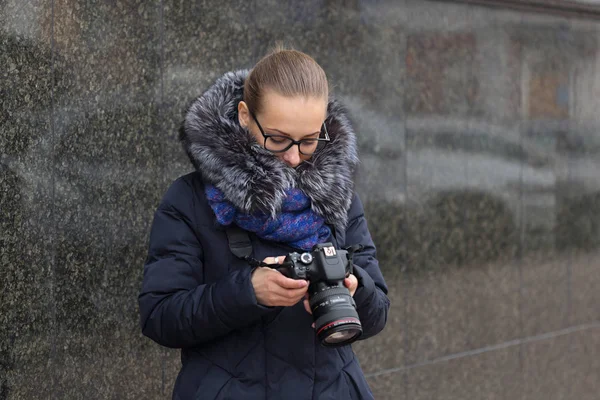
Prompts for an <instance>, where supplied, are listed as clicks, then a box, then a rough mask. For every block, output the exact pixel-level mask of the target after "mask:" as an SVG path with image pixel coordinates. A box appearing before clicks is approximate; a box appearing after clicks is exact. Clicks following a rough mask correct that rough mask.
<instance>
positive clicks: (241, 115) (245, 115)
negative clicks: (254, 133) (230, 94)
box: [238, 100, 250, 128]
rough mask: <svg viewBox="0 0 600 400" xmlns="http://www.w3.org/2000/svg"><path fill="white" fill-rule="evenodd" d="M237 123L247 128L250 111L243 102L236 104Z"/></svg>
mask: <svg viewBox="0 0 600 400" xmlns="http://www.w3.org/2000/svg"><path fill="white" fill-rule="evenodd" d="M238 121H239V123H240V125H241V126H243V127H244V128H247V127H248V125H249V124H250V110H248V105H247V104H246V102H244V101H243V100H242V101H240V102H239V103H238Z"/></svg>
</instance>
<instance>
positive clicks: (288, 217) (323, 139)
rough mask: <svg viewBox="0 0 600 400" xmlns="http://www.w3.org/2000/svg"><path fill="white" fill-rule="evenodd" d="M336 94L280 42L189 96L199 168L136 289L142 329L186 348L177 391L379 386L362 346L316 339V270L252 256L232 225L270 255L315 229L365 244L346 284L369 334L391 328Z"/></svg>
mask: <svg viewBox="0 0 600 400" xmlns="http://www.w3.org/2000/svg"><path fill="white" fill-rule="evenodd" d="M328 98H329V93H328V83H327V78H326V76H325V73H324V72H323V70H322V69H321V67H320V66H319V65H318V64H317V63H316V62H315V61H314V60H313V59H312V58H310V57H309V56H307V55H306V54H304V53H301V52H298V51H292V50H278V51H275V52H274V53H272V54H270V55H268V56H266V57H265V58H263V59H262V60H261V61H260V62H259V63H258V64H257V65H256V66H255V67H254V68H253V69H252V71H251V72H248V71H238V72H231V73H227V74H225V75H224V76H223V77H222V78H220V79H219V80H217V82H216V83H215V84H214V85H213V86H212V87H211V88H210V89H208V90H207V91H206V92H205V93H204V94H203V95H202V96H200V97H199V98H198V99H197V100H195V101H194V102H193V103H192V105H191V107H190V108H189V110H188V113H187V115H186V118H185V121H184V124H183V127H182V130H181V140H182V142H183V144H184V147H185V150H186V152H187V154H188V155H189V157H190V159H191V161H192V163H193V164H194V166H195V168H196V172H194V173H191V174H189V175H186V176H183V177H181V178H179V179H178V180H177V181H175V183H173V185H172V186H171V187H170V188H169V190H168V191H167V193H166V195H165V196H164V198H163V200H162V202H161V204H160V206H159V207H158V210H157V212H156V215H155V219H154V222H153V226H152V232H151V236H150V248H149V255H148V258H147V261H146V265H145V268H144V280H143V287H142V290H141V293H140V296H139V306H140V313H141V323H142V331H143V333H144V334H145V335H146V336H148V337H150V338H151V339H153V340H154V341H156V342H157V343H159V344H161V345H163V346H167V347H173V348H181V349H182V368H181V371H180V373H179V376H178V378H177V381H176V383H175V387H174V393H173V398H174V399H182V400H183V399H200V398H201V399H321V400H322V399H369V398H372V394H371V391H370V389H369V387H368V385H367V382H366V380H365V377H364V375H363V373H362V370H361V368H360V366H359V364H358V360H357V359H356V358H355V356H354V352H353V351H352V348H351V346H350V345H346V346H343V347H325V346H323V345H322V344H321V343H320V342H319V341H318V340H317V337H316V333H315V329H314V328H313V317H312V316H311V315H310V313H309V312H310V308H309V307H308V306H307V300H306V297H307V288H308V283H307V282H306V281H304V280H300V279H291V278H288V277H286V276H284V275H283V274H281V273H280V272H279V271H278V270H276V269H272V268H266V267H258V268H253V267H252V266H251V265H249V263H248V262H246V261H244V260H243V259H240V258H238V257H236V256H235V255H234V254H233V253H232V251H231V250H230V247H229V245H230V242H229V241H228V236H227V233H228V232H227V229H229V228H228V227H230V226H234V225H235V226H239V227H241V228H243V229H244V230H245V231H246V232H247V233H248V235H249V237H250V239H251V243H252V250H253V257H254V258H255V259H258V260H263V261H264V262H265V263H268V264H275V263H279V264H281V263H282V262H283V260H284V259H285V256H286V255H287V254H289V253H291V252H294V251H296V252H303V251H308V250H310V249H311V248H312V247H313V246H314V245H316V244H318V243H324V242H331V243H335V244H337V246H338V248H342V247H346V246H350V245H354V244H362V245H363V246H364V248H363V249H362V250H361V251H359V252H357V253H356V254H355V255H354V259H353V264H354V269H353V274H350V275H349V276H348V277H347V278H346V279H345V280H344V285H345V286H346V287H347V288H348V290H349V291H350V293H351V294H352V295H353V299H354V302H355V304H356V311H357V313H358V316H359V318H360V321H361V323H362V330H363V333H362V336H361V337H360V339H361V340H364V339H367V338H369V337H371V336H373V335H375V334H377V333H379V332H380V331H381V330H382V329H383V327H384V325H385V323H386V320H387V312H388V308H389V300H388V298H387V296H386V294H387V287H386V285H385V282H384V279H383V277H382V275H381V272H380V269H379V266H378V263H377V259H376V254H375V246H374V244H373V242H372V240H371V236H370V234H369V231H368V229H367V222H366V220H365V217H364V215H363V207H362V205H361V202H360V200H359V199H358V197H357V196H356V194H354V191H353V182H352V175H353V171H354V169H355V166H356V164H357V162H358V159H357V155H356V144H355V142H356V141H355V136H354V133H353V131H352V128H351V126H350V123H349V121H348V118H347V117H346V114H345V112H344V110H343V108H342V107H341V106H340V105H339V104H338V103H337V102H335V101H329V100H328ZM303 300H304V301H303ZM307 311H308V312H307Z"/></svg>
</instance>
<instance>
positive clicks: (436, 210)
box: [0, 0, 600, 400]
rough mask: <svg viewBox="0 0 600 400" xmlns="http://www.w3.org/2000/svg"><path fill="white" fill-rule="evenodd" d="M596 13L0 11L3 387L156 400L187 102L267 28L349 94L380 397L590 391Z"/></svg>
mask: <svg viewBox="0 0 600 400" xmlns="http://www.w3.org/2000/svg"><path fill="white" fill-rule="evenodd" d="M599 28H600V25H599V24H598V23H597V22H594V21H593V20H591V19H590V20H585V19H583V18H572V19H567V18H563V17H560V16H551V15H545V14H536V13H527V14H524V13H520V12H517V11H509V10H502V9H497V8H496V9H488V8H484V7H480V6H475V5H467V4H455V3H451V2H433V1H424V0H405V1H384V0H378V1H377V0H375V1H359V0H354V1H348V2H343V3H342V2H335V1H328V0H320V1H319V0H311V1H304V2H291V1H287V2H281V1H275V0H269V1H261V2H247V1H246V2H244V1H233V0H230V1H225V2H215V1H206V2H202V3H195V4H192V2H181V1H173V0H162V1H160V2H159V1H149V2H148V1H141V0H135V1H127V2H124V1H117V2H103V3H102V4H98V2H92V1H73V0H34V1H28V2H23V1H17V0H7V1H2V2H0V71H1V74H0V79H1V80H0V82H1V84H0V105H1V107H0V399H11V400H12V399H33V398H57V399H67V398H69V399H71V398H73V399H75V398H81V399H84V398H85V399H91V398H98V399H105V398H119V399H129V398H130V399H140V398H146V399H164V398H170V393H171V388H172V386H173V383H174V379H175V376H176V373H177V371H178V365H179V357H178V352H177V351H174V350H167V349H164V348H161V347H159V346H158V345H156V344H154V343H153V342H151V341H150V340H148V339H146V338H143V337H142V335H141V333H140V328H139V326H138V310H137V293H138V290H139V287H140V283H141V277H142V275H141V274H142V266H143V263H144V257H145V252H146V243H147V235H148V230H149V226H150V223H151V220H152V215H153V212H154V209H155V207H156V206H157V204H158V201H159V199H160V198H161V196H162V194H163V193H164V191H165V189H166V188H167V187H168V185H169V184H170V183H171V182H172V181H173V180H174V179H175V178H176V177H178V176H180V175H182V174H184V173H187V172H188V171H190V170H191V166H190V165H189V163H188V161H187V160H186V157H185V155H184V153H183V151H182V150H181V148H180V145H179V143H178V142H177V129H178V127H179V123H180V121H181V119H182V116H183V113H184V111H185V108H186V106H187V105H188V103H189V102H190V101H191V100H192V99H193V98H195V97H196V96H197V95H199V94H200V93H201V92H202V91H203V90H204V89H206V88H207V87H208V85H210V83H211V82H212V81H214V79H215V78H217V77H218V76H220V75H221V74H222V73H224V72H226V71H229V70H232V69H237V68H249V67H251V66H252V65H253V63H255V62H256V61H257V60H258V59H259V58H260V57H261V56H262V55H263V54H265V53H266V52H267V51H268V50H269V48H270V47H272V46H273V45H274V44H275V43H276V41H278V40H283V41H285V42H287V43H289V44H292V45H294V46H295V47H296V48H298V49H300V50H303V51H306V52H308V53H310V54H311V55H313V56H314V57H315V58H316V59H317V61H318V62H319V63H320V64H321V65H322V66H323V67H324V69H325V70H326V71H327V73H328V76H329V79H330V81H331V83H332V86H333V92H334V94H335V95H336V96H338V97H339V98H340V99H341V100H342V101H343V102H344V103H345V104H346V105H347V107H348V109H349V110H350V112H351V115H352V119H353V122H354V124H355V127H356V131H357V134H358V141H359V145H360V155H361V160H362V164H361V167H360V170H359V171H358V173H357V177H356V181H357V190H358V191H359V193H360V194H361V196H362V199H363V202H364V203H365V207H366V213H367V217H368V220H369V226H370V229H371V231H372V234H373V235H374V238H375V241H376V244H377V245H378V248H379V257H380V260H381V265H382V270H383V272H384V275H385V277H386V280H387V282H388V285H389V287H390V293H389V296H390V298H391V300H392V308H391V311H390V318H389V321H388V325H387V327H386V329H385V330H384V331H383V332H382V333H381V334H380V335H378V336H377V337H374V338H372V339H369V340H367V341H365V342H361V343H359V344H357V345H355V351H356V353H357V356H358V357H359V359H360V362H361V364H362V366H363V369H364V370H365V372H366V374H367V375H368V378H369V382H370V384H371V387H372V389H373V392H374V394H375V397H376V398H377V399H536V400H537V399H597V398H598V393H600V357H598V354H597V353H598V349H599V348H600V307H599V304H600V290H598V287H600V258H599V257H598V256H599V255H600V131H599V127H600V116H599V114H598V110H599V109H600V107H599V104H598V103H599V102H598V98H600V97H599V95H600V35H599Z"/></svg>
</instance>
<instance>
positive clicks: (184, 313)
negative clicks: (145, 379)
mask: <svg viewBox="0 0 600 400" xmlns="http://www.w3.org/2000/svg"><path fill="white" fill-rule="evenodd" d="M193 204H194V202H193V191H192V189H191V187H190V186H189V184H188V183H187V182H185V181H183V180H181V179H180V180H178V181H176V182H175V183H174V184H173V185H172V186H171V188H169V190H168V191H167V194H166V195H165V198H164V199H163V201H162V203H161V204H160V206H159V207H158V210H157V211H156V213H155V216H154V221H153V224H152V229H151V233H150V243H149V252H148V258H147V260H146V264H145V266H144V277H143V282H142V288H141V291H140V294H139V297H138V302H139V308H140V319H141V326H142V333H143V334H144V335H146V336H148V337H149V338H151V339H152V340H154V341H155V342H157V343H159V344H161V345H163V346H166V347H173V348H183V347H190V346H198V345H200V344H202V343H203V342H207V341H210V340H212V339H215V338H218V337H220V336H223V335H226V334H227V333H229V332H231V331H232V330H234V329H238V328H242V327H244V326H247V325H250V324H252V323H253V322H255V321H256V320H258V319H260V317H261V316H262V315H263V314H265V313H267V312H269V310H270V308H268V307H263V306H261V305H260V304H258V303H257V300H256V296H255V294H254V289H253V287H252V282H251V280H250V278H251V269H250V268H244V269H237V270H234V271H233V272H230V273H229V274H228V275H226V276H225V277H224V278H222V279H221V280H219V281H217V282H214V283H209V284H206V283H204V282H203V275H204V274H203V269H204V268H208V267H210V268H225V267H226V266H224V265H223V266H219V265H211V266H206V265H204V263H203V250H202V244H201V243H200V242H199V240H198V238H197V236H196V234H195V232H194V229H193V227H194V225H193V222H192V221H193V215H194V213H193Z"/></svg>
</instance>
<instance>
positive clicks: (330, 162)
mask: <svg viewBox="0 0 600 400" xmlns="http://www.w3.org/2000/svg"><path fill="white" fill-rule="evenodd" d="M247 76H248V70H241V71H235V72H228V73H226V74H225V75H224V76H222V77H221V78H219V79H218V80H217V81H216V82H215V84H214V85H213V86H212V87H210V88H209V89H208V90H207V91H206V92H204V93H203V94H202V95H201V96H200V97H198V98H197V99H196V100H194V101H193V102H192V104H191V105H190V107H189V109H188V111H187V114H186V116H185V120H184V122H183V126H182V128H181V130H180V135H179V138H180V140H181V141H182V144H183V147H184V149H185V151H186V153H187V154H188V156H189V158H190V160H191V161H192V164H193V165H194V167H195V168H196V170H197V171H199V172H200V174H201V175H202V177H203V179H204V180H205V181H208V182H210V183H212V184H213V185H214V186H215V187H217V188H218V189H220V190H221V191H222V192H223V194H224V195H225V198H227V199H228V200H229V201H230V202H231V203H232V204H233V205H234V206H235V207H236V208H238V209H239V210H241V211H242V212H244V213H250V212H253V211H262V212H265V213H267V214H270V215H272V216H275V215H277V213H278V212H279V210H280V209H281V203H282V201H283V199H284V198H285V192H286V190H287V189H289V188H292V187H297V188H299V189H301V190H303V191H304V193H306V195H307V196H308V197H309V198H310V199H311V201H312V209H313V210H314V211H315V212H316V213H318V214H320V215H321V216H323V217H324V218H325V221H326V222H327V223H330V224H333V225H335V226H336V227H339V228H345V227H346V225H347V223H348V210H349V209H350V205H351V202H352V198H353V192H354V182H353V175H354V170H355V168H356V165H357V164H358V155H357V150H356V137H355V135H354V131H353V129H352V127H351V124H350V121H349V120H348V117H347V115H346V111H345V109H344V108H343V106H342V105H341V104H339V103H338V102H337V101H336V100H330V101H329V105H328V110H327V111H328V116H327V120H326V125H327V130H328V132H329V136H330V138H331V142H329V143H328V144H327V145H326V146H325V147H323V148H322V149H321V150H320V151H318V152H317V153H315V154H314V155H313V156H312V158H311V159H310V160H308V161H305V162H303V163H301V164H300V165H299V166H298V167H297V168H295V169H294V168H290V167H288V166H287V165H286V164H285V163H284V162H282V161H281V160H279V159H278V158H277V157H276V156H274V155H273V154H271V153H269V152H268V151H266V150H265V149H263V148H262V147H261V146H260V145H259V144H258V143H257V142H256V140H255V139H254V137H253V136H252V134H251V133H250V132H249V131H248V130H247V129H246V128H243V127H241V126H240V124H239V122H238V112H237V106H238V103H239V102H240V101H241V100H242V99H243V90H244V80H245V79H246V77H247Z"/></svg>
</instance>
